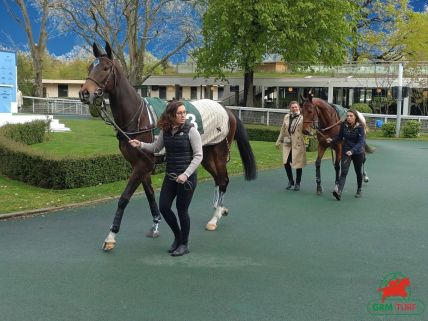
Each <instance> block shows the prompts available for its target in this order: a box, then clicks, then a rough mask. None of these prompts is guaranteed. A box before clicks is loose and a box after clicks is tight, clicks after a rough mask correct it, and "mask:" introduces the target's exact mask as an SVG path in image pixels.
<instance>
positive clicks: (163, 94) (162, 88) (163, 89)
mask: <svg viewBox="0 0 428 321" xmlns="http://www.w3.org/2000/svg"><path fill="white" fill-rule="evenodd" d="M159 98H160V99H166V87H165V86H159Z"/></svg>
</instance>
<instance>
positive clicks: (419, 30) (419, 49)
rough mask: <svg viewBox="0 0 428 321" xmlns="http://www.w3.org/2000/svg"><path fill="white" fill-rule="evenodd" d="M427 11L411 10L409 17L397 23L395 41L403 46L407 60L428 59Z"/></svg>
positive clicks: (419, 60) (418, 60)
mask: <svg viewBox="0 0 428 321" xmlns="http://www.w3.org/2000/svg"><path fill="white" fill-rule="evenodd" d="M427 30H428V11H426V12H423V13H422V12H413V13H411V14H410V16H409V19H408V20H405V21H401V22H400V23H399V24H398V28H397V33H396V34H395V37H394V38H395V41H396V42H398V43H401V44H402V46H403V56H404V59H405V60H407V61H412V62H421V61H425V62H426V61H428V32H427Z"/></svg>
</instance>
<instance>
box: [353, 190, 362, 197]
mask: <svg viewBox="0 0 428 321" xmlns="http://www.w3.org/2000/svg"><path fill="white" fill-rule="evenodd" d="M354 196H355V197H356V198H360V197H361V188H358V189H357V193H355V195H354Z"/></svg>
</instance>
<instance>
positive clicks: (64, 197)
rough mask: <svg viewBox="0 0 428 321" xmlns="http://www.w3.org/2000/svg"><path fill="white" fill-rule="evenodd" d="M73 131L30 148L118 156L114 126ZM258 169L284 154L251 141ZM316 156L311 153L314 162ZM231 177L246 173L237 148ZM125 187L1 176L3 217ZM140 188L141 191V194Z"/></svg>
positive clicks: (92, 124) (81, 126)
mask: <svg viewBox="0 0 428 321" xmlns="http://www.w3.org/2000/svg"><path fill="white" fill-rule="evenodd" d="M61 122H63V123H64V124H65V125H66V126H67V127H69V128H71V132H67V133H51V135H50V138H49V140H48V141H47V142H45V143H42V144H36V145H32V146H29V148H32V149H36V150H38V151H41V152H43V153H50V154H54V155H59V156H63V157H66V156H67V155H73V156H79V155H86V156H88V155H95V154H104V153H119V150H118V147H117V139H116V137H115V132H114V131H113V129H112V127H110V126H107V125H105V124H104V122H102V121H100V120H95V119H90V120H81V119H80V120H76V119H63V120H61ZM251 145H252V147H253V150H254V154H255V156H256V160H257V167H258V169H259V170H263V169H269V168H275V167H280V166H282V155H281V151H278V150H276V148H275V145H274V143H273V142H252V143H251ZM314 157H315V155H314V153H309V154H308V159H309V160H313V159H314ZM228 171H229V173H230V175H236V174H240V173H242V172H243V169H242V164H241V159H240V157H239V153H238V150H237V147H236V146H233V147H232V155H231V160H230V162H229V164H228ZM198 175H199V179H200V180H206V179H209V178H210V177H211V176H210V175H209V174H208V173H207V172H206V171H205V170H204V169H203V168H202V167H201V168H200V169H199V173H198ZM162 178H163V175H162V174H159V175H154V176H152V180H153V185H154V187H155V188H159V187H160V185H161V182H162ZM125 186H126V181H119V182H114V183H109V184H101V185H98V186H92V187H84V188H77V189H69V190H52V189H44V188H38V187H34V186H31V185H27V184H24V183H22V182H20V181H15V180H11V179H9V178H7V177H5V176H3V175H0V203H1V204H2V206H1V208H0V215H1V214H5V213H12V212H20V211H30V210H38V209H45V208H52V207H54V208H55V207H62V206H68V205H72V204H78V203H82V202H88V201H95V200H102V199H105V198H112V197H118V196H119V195H120V194H121V193H122V191H123V190H124V188H125ZM142 191H143V189H142V188H140V189H139V190H138V192H142Z"/></svg>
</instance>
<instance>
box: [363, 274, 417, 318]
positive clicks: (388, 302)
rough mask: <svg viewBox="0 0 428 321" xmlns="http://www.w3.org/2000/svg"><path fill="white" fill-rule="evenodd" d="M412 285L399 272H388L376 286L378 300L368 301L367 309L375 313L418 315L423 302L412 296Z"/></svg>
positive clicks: (407, 278)
mask: <svg viewBox="0 0 428 321" xmlns="http://www.w3.org/2000/svg"><path fill="white" fill-rule="evenodd" d="M413 290H414V287H413V286H412V284H411V282H410V278H409V277H408V276H406V275H404V274H403V273H401V272H395V273H390V274H388V275H387V276H385V277H384V278H383V280H382V281H381V283H380V286H379V287H378V288H377V292H378V293H379V296H380V297H379V300H374V301H370V302H369V304H368V306H367V310H368V311H369V313H370V314H376V315H418V314H422V313H423V312H424V310H425V306H424V304H423V302H422V301H421V300H419V299H414V298H413V297H412V294H413Z"/></svg>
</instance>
